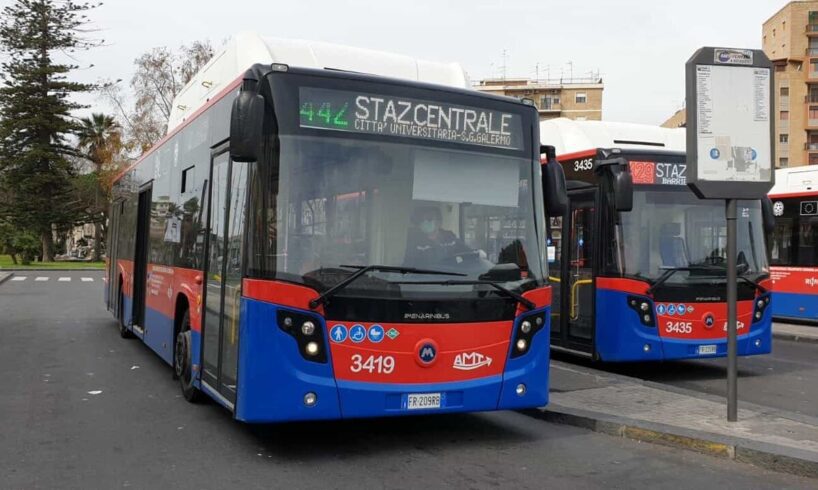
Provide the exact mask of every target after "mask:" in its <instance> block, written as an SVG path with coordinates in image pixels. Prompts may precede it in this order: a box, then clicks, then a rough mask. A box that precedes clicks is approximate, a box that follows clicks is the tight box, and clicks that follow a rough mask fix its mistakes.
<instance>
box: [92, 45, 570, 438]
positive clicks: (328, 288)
mask: <svg viewBox="0 0 818 490" xmlns="http://www.w3.org/2000/svg"><path fill="white" fill-rule="evenodd" d="M254 63H255V64H254ZM251 65H252V66H251ZM236 69H241V72H243V73H242V74H240V75H239V76H238V78H236V79H232V81H229V80H231V78H229V77H227V76H226V75H225V74H230V77H232V76H233V75H236V74H237V73H241V72H236V71H235V70H236ZM245 69H246V71H244V70H245ZM220 77H221V78H220ZM389 77H391V78H389ZM220 80H228V81H225V82H224V83H222V82H221V81H220ZM205 82H207V83H205ZM430 82H431V83H430ZM464 87H467V81H466V79H465V76H464V74H463V71H462V69H461V68H460V67H459V66H458V65H451V64H442V63H432V62H426V61H421V60H414V59H411V58H407V57H404V56H396V55H389V54H385V53H380V52H375V51H369V50H362V49H354V48H347V47H343V46H335V45H327V44H321V43H310V42H303V41H302V42H298V41H282V40H275V39H264V38H260V37H257V36H250V35H245V36H242V37H239V39H238V40H237V41H235V42H233V43H232V44H230V45H228V48H227V50H226V52H225V53H222V54H221V55H217V56H216V57H214V61H213V62H211V64H209V65H207V66H206V67H204V69H203V70H202V72H201V73H200V74H199V75H197V76H196V77H195V78H194V79H193V80H192V81H191V83H190V84H189V85H188V87H187V89H186V90H185V91H184V92H183V93H182V94H181V95H180V97H179V98H177V100H176V101H175V102H174V104H173V105H174V107H176V108H178V111H177V112H176V113H175V114H174V117H173V121H172V123H171V130H170V132H169V134H168V136H167V137H165V138H164V139H163V140H162V141H161V142H160V143H158V144H157V145H156V146H155V147H154V148H152V149H151V150H150V151H149V152H148V153H147V154H146V155H145V156H144V157H143V158H142V159H141V160H139V161H138V162H137V163H135V164H134V165H133V166H131V167H130V168H128V169H127V170H126V171H125V172H123V174H122V175H121V177H120V178H119V179H118V180H117V181H116V184H115V186H114V191H113V194H114V198H113V204H112V212H111V216H112V222H111V232H110V236H109V242H108V243H109V244H110V245H109V248H110V261H109V269H108V278H109V284H108V288H107V289H106V297H107V299H106V300H107V304H108V308H109V309H110V310H111V311H112V312H113V314H114V315H115V316H116V318H118V320H119V322H120V330H121V333H122V335H123V336H136V337H139V338H140V339H142V340H143V341H144V343H145V344H147V345H148V347H150V348H151V349H153V350H154V351H155V352H156V353H157V354H158V355H159V356H161V357H162V359H164V360H165V361H166V362H167V363H168V364H171V365H173V366H174V369H175V373H176V375H177V376H178V378H179V380H180V383H181V387H182V392H183V393H184V395H185V397H186V398H187V399H188V400H195V399H197V398H200V397H201V395H202V394H205V395H207V396H209V397H211V398H212V399H214V400H216V401H217V402H218V403H220V404H222V405H223V406H224V407H226V408H227V409H229V410H230V411H231V412H232V414H233V415H234V417H235V418H236V419H238V420H242V421H246V422H274V421H290V420H299V419H302V420H303V419H335V418H351V417H370V416H389V415H403V414H410V413H419V412H420V413H423V412H427V413H428V412H462V411H475V410H497V409H512V408H513V409H516V408H524V407H536V406H542V405H544V404H546V403H547V401H548V363H549V348H548V347H549V346H548V335H549V333H548V328H549V323H548V322H549V318H550V314H549V306H550V302H551V289H550V287H549V284H548V279H547V277H548V276H547V266H546V261H545V258H544V251H545V247H544V244H543V240H544V233H543V231H544V230H543V227H544V223H545V221H544V205H543V202H544V198H543V187H542V185H543V181H542V180H541V169H540V164H539V138H538V136H537V135H538V120H537V112H536V110H535V108H534V107H533V106H532V105H528V104H525V103H523V102H520V101H517V100H515V99H510V98H504V97H496V96H490V95H486V94H481V93H479V92H476V91H473V90H469V89H467V88H464ZM558 177H559V176H558V175H556V176H552V177H547V178H546V179H544V180H545V181H546V182H547V183H549V182H551V183H553V182H556V184H554V185H553V187H554V188H555V189H559V188H560V187H559V181H558V180H555V179H558ZM549 179H550V180H549ZM552 195H556V192H555V193H552ZM546 201H548V200H547V199H546ZM557 205H558V204H552V207H554V206H557ZM555 209H556V207H555Z"/></svg>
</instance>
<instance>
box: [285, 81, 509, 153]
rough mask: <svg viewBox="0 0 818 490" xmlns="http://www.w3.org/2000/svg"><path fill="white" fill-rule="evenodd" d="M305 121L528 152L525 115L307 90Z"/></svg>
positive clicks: (303, 93)
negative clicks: (525, 136) (523, 116)
mask: <svg viewBox="0 0 818 490" xmlns="http://www.w3.org/2000/svg"><path fill="white" fill-rule="evenodd" d="M299 118H300V119H299V124H300V126H301V127H302V128H314V129H326V130H334V131H348V132H353V133H365V134H378V135H383V136H393V137H404V138H418V139H425V140H432V141H442V142H447V143H459V144H466V145H479V146H490V147H494V148H502V149H508V150H519V149H522V147H523V127H522V118H521V116H520V115H519V114H514V113H510V112H503V111H497V110H491V109H484V108H477V107H471V106H463V105H457V104H450V103H446V102H437V101H430V100H420V99H414V98H409V97H400V96H390V95H379V94H371V93H361V92H352V91H346V90H331V89H323V88H313V87H302V88H301V89H300V91H299Z"/></svg>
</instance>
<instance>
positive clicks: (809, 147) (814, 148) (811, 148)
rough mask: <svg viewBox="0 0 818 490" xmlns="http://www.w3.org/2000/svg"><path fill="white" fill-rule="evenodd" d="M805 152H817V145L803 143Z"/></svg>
mask: <svg viewBox="0 0 818 490" xmlns="http://www.w3.org/2000/svg"><path fill="white" fill-rule="evenodd" d="M804 149H805V150H806V151H818V143H804Z"/></svg>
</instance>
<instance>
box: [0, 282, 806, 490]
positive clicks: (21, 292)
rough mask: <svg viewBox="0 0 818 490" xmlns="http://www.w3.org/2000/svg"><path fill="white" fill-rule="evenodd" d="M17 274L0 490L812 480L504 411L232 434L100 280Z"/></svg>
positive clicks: (0, 434)
mask: <svg viewBox="0 0 818 490" xmlns="http://www.w3.org/2000/svg"><path fill="white" fill-rule="evenodd" d="M26 275H28V276H30V277H29V278H28V279H27V280H23V281H7V282H5V283H4V284H2V285H0V373H2V377H0V379H1V380H2V381H0V388H2V389H0V420H2V423H0V488H2V489H6V488H114V487H132V488H316V487H320V488H356V489H359V488H412V489H415V490H416V489H418V488H441V487H454V488H583V489H585V488H634V487H645V488H696V489H702V488H725V487H728V488H732V487H736V488H815V486H816V483H815V480H807V479H801V478H797V477H794V476H790V475H783V474H778V473H772V472H769V471H765V470H762V469H760V468H756V467H753V466H748V465H743V464H739V463H735V462H732V461H727V460H722V459H715V458H711V457H708V456H704V455H700V454H696V453H692V452H688V451H683V450H680V449H672V448H667V447H661V446H656V445H651V444H644V443H638V442H635V441H631V440H627V439H620V438H614V437H610V436H606V435H602V434H596V433H592V432H589V431H586V430H583V429H579V428H575V427H568V426H560V425H554V424H550V423H547V422H544V421H542V420H539V419H535V418H533V417H530V416H528V415H525V414H521V413H514V412H499V413H486V414H471V415H457V416H444V417H434V416H430V417H412V418H395V419H379V420H359V421H345V422H323V423H300V424H287V425H269V426H249V425H243V424H241V423H238V422H236V421H233V420H232V419H231V418H230V415H229V413H228V412H227V411H225V410H224V409H222V408H221V407H219V406H217V405H215V404H213V403H206V404H202V405H191V404H188V403H187V402H185V401H184V399H182V398H181V396H180V394H179V389H178V387H177V384H176V382H175V381H173V380H172V379H171V369H170V367H169V366H167V365H165V364H164V363H163V362H162V361H161V360H160V359H159V357H157V356H156V355H154V354H153V353H152V352H151V351H150V350H149V349H148V348H147V347H146V346H144V345H142V344H141V343H140V342H139V341H137V340H123V339H120V338H119V335H118V332H117V330H116V327H115V323H114V321H113V319H112V318H111V317H110V315H109V314H108V313H107V312H106V311H105V309H104V307H103V305H102V282H101V274H99V273H88V272H42V273H26ZM35 276H40V277H48V278H49V279H48V280H40V281H34V277H35ZM58 277H70V278H71V280H70V281H67V280H63V281H59V280H58ZM81 277H92V278H93V279H94V280H93V281H82V280H81Z"/></svg>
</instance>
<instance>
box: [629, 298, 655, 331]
mask: <svg viewBox="0 0 818 490" xmlns="http://www.w3.org/2000/svg"><path fill="white" fill-rule="evenodd" d="M628 306H629V307H630V309H632V310H633V311H635V312H636V314H637V315H639V321H640V322H642V325H644V326H646V327H655V326H656V319H655V318H654V316H653V301H651V299H650V298H645V297H643V296H628Z"/></svg>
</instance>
